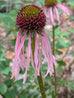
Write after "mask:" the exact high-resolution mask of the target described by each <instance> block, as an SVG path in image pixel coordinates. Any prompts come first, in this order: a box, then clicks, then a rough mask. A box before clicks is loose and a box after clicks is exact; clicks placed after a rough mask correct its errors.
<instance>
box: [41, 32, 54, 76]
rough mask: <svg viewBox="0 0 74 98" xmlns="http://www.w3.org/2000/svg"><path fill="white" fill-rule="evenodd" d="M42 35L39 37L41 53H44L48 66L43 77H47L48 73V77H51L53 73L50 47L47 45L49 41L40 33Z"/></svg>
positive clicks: (44, 34)
mask: <svg viewBox="0 0 74 98" xmlns="http://www.w3.org/2000/svg"><path fill="white" fill-rule="evenodd" d="M42 35H43V36H41V45H42V51H43V53H44V56H45V59H46V62H47V64H48V69H47V73H46V75H45V76H47V74H48V73H50V75H52V73H53V72H54V70H53V56H52V52H51V46H50V43H49V40H48V38H47V35H46V33H45V31H43V32H42Z"/></svg>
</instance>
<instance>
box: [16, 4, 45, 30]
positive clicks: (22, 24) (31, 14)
mask: <svg viewBox="0 0 74 98" xmlns="http://www.w3.org/2000/svg"><path fill="white" fill-rule="evenodd" d="M45 22H46V16H45V14H44V13H43V11H42V10H41V9H40V8H39V7H37V6H35V5H27V6H25V7H23V8H22V9H21V10H20V12H19V13H18V15H17V19H16V25H17V26H18V27H19V28H22V29H26V30H42V29H43V28H44V26H45Z"/></svg>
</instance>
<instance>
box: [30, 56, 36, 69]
mask: <svg viewBox="0 0 74 98" xmlns="http://www.w3.org/2000/svg"><path fill="white" fill-rule="evenodd" d="M31 63H32V66H33V68H34V69H35V65H34V60H33V55H32V54H31Z"/></svg>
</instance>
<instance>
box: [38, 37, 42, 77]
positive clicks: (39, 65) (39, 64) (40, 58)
mask: <svg viewBox="0 0 74 98" xmlns="http://www.w3.org/2000/svg"><path fill="white" fill-rule="evenodd" d="M38 42H39V43H38V52H39V62H38V76H39V75H40V68H41V64H42V56H41V48H40V42H41V40H40V37H39V36H38Z"/></svg>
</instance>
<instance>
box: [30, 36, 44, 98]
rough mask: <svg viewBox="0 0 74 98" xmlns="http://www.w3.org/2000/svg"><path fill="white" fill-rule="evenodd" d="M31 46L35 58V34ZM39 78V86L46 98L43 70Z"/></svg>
mask: <svg viewBox="0 0 74 98" xmlns="http://www.w3.org/2000/svg"><path fill="white" fill-rule="evenodd" d="M31 47H32V54H33V59H34V50H35V36H34V35H33V38H32V43H31ZM37 79H38V83H39V88H40V92H41V95H42V98H46V94H45V91H44V86H43V80H42V76H41V72H40V76H37Z"/></svg>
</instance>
